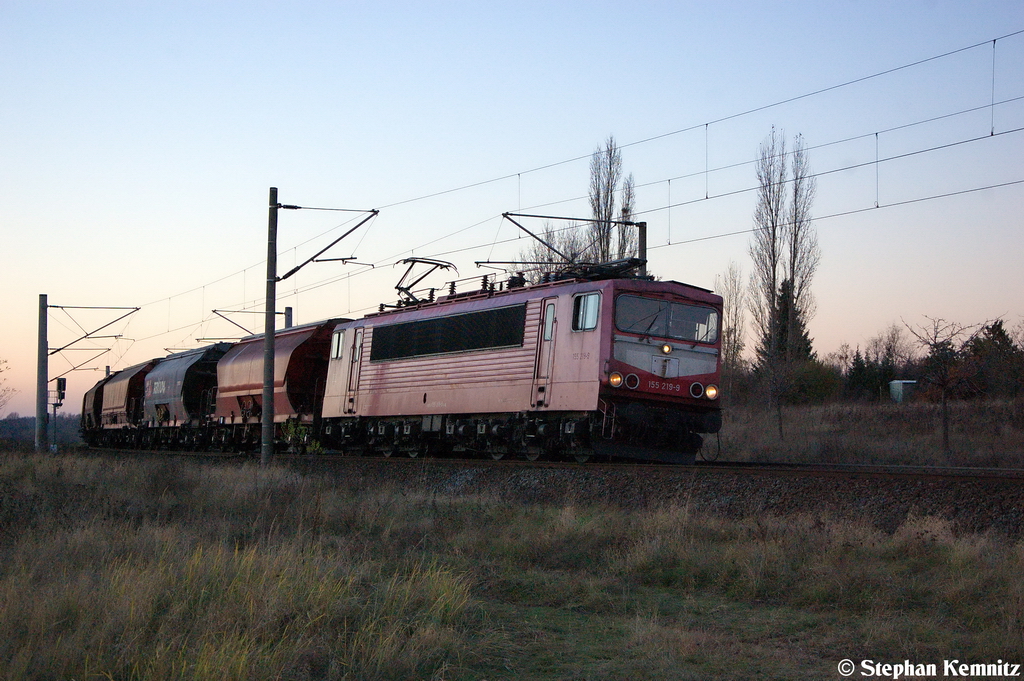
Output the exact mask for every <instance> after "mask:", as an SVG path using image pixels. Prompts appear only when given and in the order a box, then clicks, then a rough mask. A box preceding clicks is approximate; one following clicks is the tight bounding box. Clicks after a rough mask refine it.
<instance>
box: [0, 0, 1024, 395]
mask: <svg viewBox="0 0 1024 681" xmlns="http://www.w3.org/2000/svg"><path fill="white" fill-rule="evenodd" d="M0 92H2V93H3V94H2V96H0V129H2V133H3V134H2V142H0V145H2V151H0V202H2V205H3V210H2V213H0V224H2V233H3V244H2V247H0V284H2V289H0V290H2V291H3V296H4V302H5V311H6V314H5V315H4V322H3V325H2V327H0V329H2V330H0V359H4V360H6V361H7V371H6V372H4V373H3V374H2V375H0V377H2V378H4V379H6V385H7V386H10V387H13V388H14V389H15V390H17V391H18V392H17V394H16V395H15V396H14V398H13V399H12V400H11V402H10V403H9V404H8V405H7V409H6V411H7V412H19V413H21V414H22V415H31V414H33V413H34V400H35V397H34V395H35V367H36V348H37V321H38V305H39V295H40V294H46V295H47V296H48V302H49V304H50V305H53V306H61V307H52V308H50V310H49V315H48V326H49V339H48V340H49V345H50V347H51V348H58V347H61V346H63V345H65V344H68V343H70V342H71V341H74V340H75V339H76V338H78V337H79V336H81V335H83V334H84V333H85V332H87V331H92V330H93V329H95V328H97V327H99V326H102V325H105V324H108V323H109V322H111V321H113V320H115V319H116V318H117V317H119V316H120V315H122V314H124V313H123V312H122V311H118V310H90V309H70V308H72V307H74V308H80V307H130V308H132V307H140V309H139V311H138V312H136V313H134V314H132V315H130V316H128V317H126V318H125V319H123V320H121V321H118V322H116V323H114V324H111V325H110V326H109V327H107V328H106V329H105V330H104V331H102V332H100V335H109V336H113V337H110V338H97V339H89V340H86V341H83V342H80V343H78V344H76V345H73V346H72V348H73V349H69V350H66V351H63V352H61V353H58V354H56V355H54V356H52V357H51V358H50V374H49V375H50V378H51V379H52V378H55V377H56V376H58V375H62V374H65V373H66V372H68V371H69V370H70V369H71V368H72V367H75V366H78V365H80V364H81V365H83V366H81V367H80V368H79V369H78V370H76V371H73V372H70V373H66V376H67V379H68V399H67V401H66V403H65V405H64V408H63V411H64V412H65V413H78V412H79V411H80V410H81V397H82V394H83V393H84V391H85V390H87V389H88V388H89V387H91V386H92V385H93V384H94V383H95V382H96V381H97V380H99V378H100V377H102V375H103V368H104V367H105V366H108V365H109V366H111V367H112V368H114V369H120V368H124V367H126V366H130V365H132V364H136V363H138V362H142V361H146V360H148V359H150V358H152V357H159V356H163V355H165V354H167V352H170V351H174V350H178V349H187V348H193V347H197V346H198V345H200V344H202V343H204V342H208V341H205V340H202V339H210V338H222V337H230V336H237V335H239V334H241V333H242V331H241V330H240V329H239V328H238V327H236V326H234V325H233V324H232V323H231V322H228V321H225V320H224V319H222V318H221V317H220V316H218V315H216V314H214V313H213V312H212V310H215V309H217V310H232V311H244V312H231V313H224V315H225V316H227V317H229V318H230V319H231V320H233V321H234V322H236V323H238V324H240V325H241V326H244V327H246V328H247V329H250V330H253V331H257V330H259V329H260V328H261V322H260V320H259V317H258V315H256V314H253V313H254V312H258V311H260V310H262V306H263V301H262V296H263V288H264V281H265V273H266V270H265V258H266V249H267V244H266V238H267V216H268V211H267V203H268V192H269V188H270V187H277V188H279V200H280V201H281V202H282V203H285V204H294V205H300V206H304V207H311V208H341V209H350V210H369V209H379V210H380V213H379V214H378V215H377V216H376V217H375V218H373V219H372V220H370V221H369V222H368V223H367V224H365V225H364V226H362V227H360V228H359V229H358V230H356V231H355V232H353V233H352V234H351V235H350V236H348V237H346V238H345V239H344V240H343V241H342V242H340V243H339V244H338V245H337V246H335V247H334V248H333V249H332V250H331V251H330V252H329V254H328V256H334V257H343V256H355V257H356V259H357V261H358V262H360V263H368V264H373V265H374V267H373V268H370V267H369V265H357V264H351V263H350V264H342V263H340V262H332V263H314V264H311V265H309V266H307V267H305V268H304V269H303V270H302V271H301V272H299V273H298V274H297V275H295V276H294V277H292V278H290V279H289V280H287V281H285V282H282V283H281V284H280V286H279V289H278V303H277V305H278V309H282V308H283V307H284V306H291V307H293V308H294V310H295V319H296V322H297V323H304V322H311V321H315V320H318V319H324V318H329V317H337V316H342V317H358V316H361V315H363V314H365V313H367V312H370V311H373V310H375V309H376V307H377V305H378V303H380V302H393V301H394V300H395V298H396V293H395V290H394V285H395V283H397V281H398V279H399V277H400V276H401V274H402V272H403V271H404V268H403V267H401V266H397V267H396V266H395V263H396V262H398V261H399V260H401V259H402V258H405V257H408V256H410V255H416V256H420V257H433V258H439V259H443V260H446V261H450V262H452V263H453V264H454V265H455V266H456V267H457V270H458V274H457V275H456V274H451V273H437V274H435V275H432V276H431V277H430V278H428V279H426V280H425V281H424V282H423V283H424V285H434V286H441V285H443V283H444V282H445V281H447V280H450V279H452V278H454V277H456V276H457V277H459V278H467V277H478V276H481V275H483V274H486V273H491V272H494V270H489V269H486V268H479V267H477V266H476V264H475V263H476V262H477V261H480V260H488V259H491V260H508V259H513V258H515V257H516V255H517V254H518V253H519V252H520V251H521V250H522V249H523V248H524V247H525V245H526V243H527V242H526V239H528V237H525V236H523V234H522V232H520V231H519V230H518V229H517V228H516V227H515V225H513V224H511V223H510V222H508V221H507V220H502V218H501V214H502V213H503V212H506V211H511V212H523V213H537V214H545V215H557V216H570V217H581V218H585V217H586V216H587V215H588V214H589V207H588V203H587V199H586V196H587V186H588V181H589V156H590V154H591V153H593V151H594V150H595V149H596V148H597V147H598V146H599V145H601V144H602V143H603V142H604V141H605V140H606V139H607V138H608V137H609V136H614V138H615V140H616V142H617V144H618V145H619V146H620V148H621V150H622V157H623V167H624V170H625V171H626V172H630V173H632V174H633V176H634V178H635V181H636V184H637V187H638V189H637V210H638V211H639V214H640V216H641V218H642V219H645V220H646V221H647V222H648V230H649V233H648V240H649V244H650V247H651V249H650V251H649V259H650V266H649V268H650V270H651V271H652V272H653V273H655V274H657V275H658V276H661V277H662V278H664V279H675V280H678V281H683V282H687V283H691V284H695V285H698V286H702V287H705V288H712V289H714V288H715V287H716V285H717V279H718V277H720V275H721V274H723V273H724V272H725V271H726V269H727V268H728V267H729V264H730V262H736V263H737V264H739V265H740V266H741V267H742V269H743V270H744V272H748V273H749V271H750V269H751V268H750V259H749V256H748V245H749V242H750V234H749V230H750V228H751V227H752V224H753V222H752V216H753V212H754V204H755V193H754V192H753V191H752V189H754V187H755V186H756V176H755V172H754V166H753V163H752V161H753V160H754V158H755V157H756V156H757V153H758V147H759V145H760V144H761V141H762V140H763V139H764V138H765V137H766V136H767V135H768V134H769V132H770V131H771V128H772V126H775V127H776V128H777V129H778V130H779V131H780V132H781V133H782V134H784V135H785V136H786V138H787V140H788V141H789V142H790V144H791V143H792V140H793V138H794V136H795V135H797V134H800V135H802V136H803V138H804V140H805V144H806V146H807V148H808V150H809V160H810V166H811V170H812V172H814V173H815V174H816V176H817V195H816V199H815V203H814V209H813V213H814V216H815V221H814V226H815V228H816V230H817V234H818V239H819V242H820V246H821V250H822V259H821V264H820V266H819V269H818V272H817V274H816V277H815V279H814V282H813V284H812V290H813V293H814V296H815V300H816V303H817V311H816V313H815V315H814V317H813V318H812V319H811V321H810V323H809V331H810V335H811V337H812V338H813V341H814V348H815V350H816V351H817V352H818V354H819V355H822V356H823V355H826V354H828V353H829V352H832V351H834V350H836V349H837V348H838V347H839V346H840V344H842V343H848V344H850V345H851V346H861V347H863V346H864V345H865V344H866V342H867V341H868V339H870V338H871V337H872V336H875V335H877V334H879V333H880V332H881V331H883V330H884V329H885V328H886V327H888V326H889V325H891V324H893V323H896V324H902V323H904V322H905V323H907V324H910V325H914V326H916V325H920V324H923V323H926V322H927V317H939V318H943V319H947V320H954V321H957V322H960V323H964V324H973V323H979V322H983V321H986V320H991V319H995V318H1002V319H1004V320H1005V322H1006V324H1007V326H1009V327H1013V326H1015V325H1017V324H1019V323H1021V322H1022V320H1024V295H1022V293H1024V268H1022V267H1021V265H1020V262H1021V251H1022V246H1024V234H1022V226H1024V224H1022V223H1024V217H1022V216H1024V210H1022V209H1024V130H1022V129H1024V3H1022V2H1020V0H1002V1H985V0H978V1H974V2H962V1H960V0H957V1H949V2H947V1H945V0H927V1H901V2H892V1H891V0H885V1H877V2H876V1H872V0H868V1H843V0H839V1H837V2H830V3H821V2H773V3H759V2H728V1H726V2H715V3H708V2H700V3H697V2H647V1H645V0H637V1H635V2H630V3H624V2H587V3H582V2H579V3H577V2H550V0H549V1H547V2H530V1H526V2H523V1H521V0H517V1H516V2H514V3H513V2H487V3H481V2H416V3H412V2H386V1H384V2H372V3H370V2H304V1H303V0H293V1H292V2H289V3H274V2H251V1H246V2H219V1H216V0H213V1H210V0H204V1H203V2H189V1H184V2H176V3H148V2H106V1H103V0H96V1H93V2H47V1H45V0H43V1H40V0H32V1H22V0H0ZM364 215H365V214H363V213H358V212H356V213H345V212H335V211H312V210H301V211H282V212H281V213H280V216H279V240H278V244H279V249H278V250H279V262H280V267H281V269H282V270H285V269H291V267H293V266H294V265H296V264H299V263H301V262H303V261H305V260H306V259H307V258H309V257H310V256H312V255H313V254H314V253H316V252H317V251H318V250H320V249H321V248H323V247H324V246H326V245H327V244H329V243H330V242H331V241H332V240H333V239H335V238H337V237H338V236H341V234H342V233H344V231H345V230H347V229H348V228H349V227H351V226H352V225H354V224H355V222H352V221H353V220H356V221H358V220H360V219H362V217H363V216H364ZM561 224H562V223H557V225H556V226H560V225H561ZM530 226H532V227H536V228H538V229H539V228H541V227H542V226H543V223H542V221H539V220H537V221H534V222H532V223H530ZM325 257H327V256H325ZM748 343H751V341H750V339H749V338H748ZM751 344H752V343H751ZM97 355H98V356H97Z"/></svg>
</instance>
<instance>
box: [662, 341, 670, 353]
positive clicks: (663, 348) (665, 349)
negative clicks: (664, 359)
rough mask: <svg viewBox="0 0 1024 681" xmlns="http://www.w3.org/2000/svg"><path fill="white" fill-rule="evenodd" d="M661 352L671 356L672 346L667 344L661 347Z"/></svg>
mask: <svg viewBox="0 0 1024 681" xmlns="http://www.w3.org/2000/svg"><path fill="white" fill-rule="evenodd" d="M661 351H662V352H664V353H665V354H666V355H667V354H670V353H671V352H672V346H671V345H669V344H668V343H665V344H664V345H662V346H661Z"/></svg>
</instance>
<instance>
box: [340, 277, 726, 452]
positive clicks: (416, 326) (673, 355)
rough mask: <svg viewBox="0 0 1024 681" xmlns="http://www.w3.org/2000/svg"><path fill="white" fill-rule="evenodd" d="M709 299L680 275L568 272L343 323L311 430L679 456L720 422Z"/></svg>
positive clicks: (373, 446) (430, 447) (431, 447)
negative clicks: (652, 277)
mask: <svg viewBox="0 0 1024 681" xmlns="http://www.w3.org/2000/svg"><path fill="white" fill-rule="evenodd" d="M721 310H722V298H721V297H720V296H717V295H715V294H713V293H711V292H710V291H707V290H704V289H700V288H697V287H693V286H689V285H686V284H681V283H678V282H671V281H669V282H655V281H649V280H645V279H607V280H603V281H579V280H574V281H562V282H555V283H548V284H541V285H537V286H529V287H518V288H511V289H508V290H505V291H500V292H494V291H487V290H484V291H481V292H479V293H470V294H459V295H450V296H447V297H441V298H439V299H437V300H436V301H433V302H429V303H421V304H419V305H417V306H416V307H415V308H404V309H398V310H395V311H391V312H382V313H380V314H376V315H371V316H368V317H366V318H364V319H360V320H356V321H348V322H343V323H340V324H338V325H337V327H336V328H335V329H334V333H333V337H332V340H331V352H330V361H329V364H328V368H327V385H326V391H325V394H324V401H323V410H322V416H323V418H322V423H321V424H320V425H321V428H320V437H321V440H322V441H323V444H324V445H326V446H327V447H330V448H336V449H342V450H348V449H352V450H366V449H369V450H372V451H375V452H378V453H380V454H383V455H385V456H391V455H394V454H405V455H408V456H418V455H419V454H421V453H427V452H431V451H440V452H445V451H455V452H482V453H486V454H489V455H490V456H491V457H493V458H495V459H500V458H502V457H504V456H506V455H513V456H525V457H526V458H528V459H536V458H538V457H541V456H549V455H554V454H563V455H568V456H570V457H572V458H575V459H576V460H578V461H586V460H587V459H589V458H590V457H592V456H594V455H599V456H608V457H625V458H633V459H647V460H656V461H667V462H691V461H692V460H693V458H694V455H695V453H696V452H697V451H698V450H699V449H700V447H701V444H702V436H703V435H706V434H709V433H717V432H718V431H719V429H720V428H721V424H722V418H721V411H720V407H719V402H718V396H719V388H718V385H719V376H720V348H721V341H720V338H719V321H720V319H721Z"/></svg>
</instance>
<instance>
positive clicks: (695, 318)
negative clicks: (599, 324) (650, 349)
mask: <svg viewBox="0 0 1024 681" xmlns="http://www.w3.org/2000/svg"><path fill="white" fill-rule="evenodd" d="M615 326H616V327H617V328H618V329H619V331H625V332H626V333H638V334H641V336H657V337H661V338H673V339H675V340H681V341H689V342H696V343H714V342H715V341H717V340H718V311H717V310H715V309H714V308H710V307H704V306H702V305H685V304H683V303H673V302H670V301H667V300H656V299H653V298H640V297H639V296H619V297H618V298H617V299H616V300H615Z"/></svg>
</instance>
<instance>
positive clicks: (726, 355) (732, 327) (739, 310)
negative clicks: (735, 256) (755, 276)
mask: <svg viewBox="0 0 1024 681" xmlns="http://www.w3.org/2000/svg"><path fill="white" fill-rule="evenodd" d="M719 277H720V279H719V284H718V286H717V288H718V290H719V292H720V293H721V294H722V301H723V302H722V317H723V319H722V368H723V369H724V370H726V371H734V370H736V369H739V368H740V366H741V363H742V355H743V349H744V347H746V342H745V336H746V334H745V331H744V327H745V326H746V321H747V320H746V314H744V312H745V308H746V283H745V282H744V277H743V270H742V269H740V265H739V263H737V262H736V261H730V262H729V269H727V270H726V271H725V274H724V275H719Z"/></svg>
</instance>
